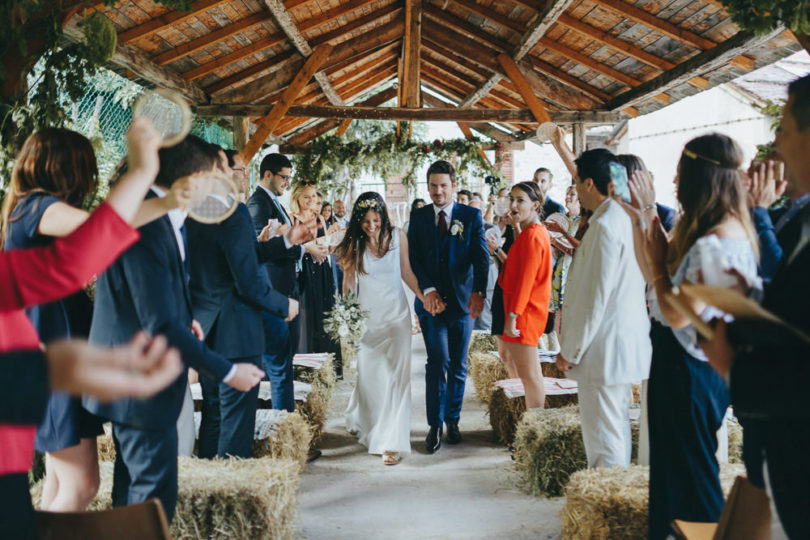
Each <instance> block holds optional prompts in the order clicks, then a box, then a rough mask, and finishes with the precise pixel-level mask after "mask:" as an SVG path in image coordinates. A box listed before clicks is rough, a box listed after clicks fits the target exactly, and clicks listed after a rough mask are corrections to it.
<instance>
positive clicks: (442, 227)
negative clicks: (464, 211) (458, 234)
mask: <svg viewBox="0 0 810 540" xmlns="http://www.w3.org/2000/svg"><path fill="white" fill-rule="evenodd" d="M436 230H437V231H439V240H443V239H444V236H445V235H446V234H447V214H445V213H444V210H440V211H439V222H438V223H437V224H436Z"/></svg>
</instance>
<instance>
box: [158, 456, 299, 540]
mask: <svg viewBox="0 0 810 540" xmlns="http://www.w3.org/2000/svg"><path fill="white" fill-rule="evenodd" d="M298 481H299V465H298V463H297V462H296V461H294V460H290V459H285V460H276V459H269V458H262V459H233V458H231V459H227V460H198V459H194V458H182V457H181V458H180V461H179V489H178V497H177V509H176V511H175V515H174V521H173V522H172V535H173V536H174V538H176V539H183V538H209V537H213V538H217V539H225V538H233V539H237V538H256V539H271V538H272V539H277V538H292V537H293V530H294V525H295V523H294V518H295V510H296V506H297V503H298V495H297V493H296V490H297V488H298Z"/></svg>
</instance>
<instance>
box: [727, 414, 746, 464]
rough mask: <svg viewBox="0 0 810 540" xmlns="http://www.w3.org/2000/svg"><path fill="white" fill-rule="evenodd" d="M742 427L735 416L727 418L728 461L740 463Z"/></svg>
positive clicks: (741, 460)
mask: <svg viewBox="0 0 810 540" xmlns="http://www.w3.org/2000/svg"><path fill="white" fill-rule="evenodd" d="M742 447H743V428H742V426H741V425H740V421H739V420H737V417H736V416H731V417H729V419H728V462H729V463H742V462H743V459H742Z"/></svg>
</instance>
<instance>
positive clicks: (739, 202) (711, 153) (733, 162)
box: [667, 133, 759, 272]
mask: <svg viewBox="0 0 810 540" xmlns="http://www.w3.org/2000/svg"><path fill="white" fill-rule="evenodd" d="M742 160H743V154H742V150H740V147H739V145H738V144H737V143H736V142H735V141H734V139H732V138H731V137H727V136H726V135H722V134H719V133H711V134H709V135H703V136H701V137H697V138H695V139H692V140H691V141H689V142H688V143H686V146H685V147H684V150H683V153H682V154H681V159H680V161H679V162H678V193H677V195H678V202H679V203H680V205H681V211H682V214H681V217H680V219H679V220H678V223H677V224H676V225H675V228H674V229H673V230H672V241H671V243H670V251H669V257H668V259H669V260H668V261H667V263H668V265H669V271H670V272H674V271H675V270H676V269H677V268H678V266H679V265H680V264H681V261H683V258H684V256H685V255H686V252H687V251H689V248H691V247H692V245H693V244H694V243H695V242H696V241H697V240H698V238H701V237H702V236H705V235H706V234H708V232H709V231H711V230H712V229H714V228H715V227H717V226H718V225H719V224H720V223H722V222H723V221H724V220H725V219H727V218H729V217H732V218H734V219H736V220H737V221H739V222H740V223H741V224H742V226H743V228H744V229H745V232H746V234H747V236H748V240H749V241H750V243H751V248H752V249H753V250H754V254H755V255H756V256H757V257H759V245H758V242H757V236H756V233H755V232H754V227H753V226H752V224H751V217H750V215H749V214H748V206H747V203H746V193H745V189H744V187H743V184H742V171H741V170H740V166H741V165H742Z"/></svg>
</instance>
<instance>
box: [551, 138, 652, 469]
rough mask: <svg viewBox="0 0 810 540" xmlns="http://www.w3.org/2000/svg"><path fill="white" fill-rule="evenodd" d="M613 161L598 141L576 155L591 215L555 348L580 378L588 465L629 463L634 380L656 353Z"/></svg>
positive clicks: (580, 190)
mask: <svg viewBox="0 0 810 540" xmlns="http://www.w3.org/2000/svg"><path fill="white" fill-rule="evenodd" d="M611 164H614V167H615V166H619V167H620V165H618V162H616V158H615V156H614V155H613V154H612V153H610V152H609V151H607V150H605V149H601V148H600V149H596V150H589V151H587V152H584V153H583V154H582V155H581V156H580V157H579V159H577V160H576V165H577V178H576V189H577V194H578V195H579V200H580V202H581V203H582V206H583V208H586V209H588V210H591V211H592V212H593V215H592V216H591V217H590V218H589V220H588V230H587V232H586V233H585V236H583V238H582V242H581V243H580V245H579V247H578V248H577V250H576V253H575V254H574V260H573V262H572V263H571V267H570V268H569V270H568V282H567V285H566V289H565V305H564V306H563V311H562V324H561V334H562V336H561V338H560V344H561V350H560V354H559V355H558V356H557V366H558V367H559V368H560V369H561V370H562V371H568V377H570V378H571V379H574V380H576V381H577V382H578V383H579V411H580V416H581V417H582V439H583V441H584V443H585V453H586V455H587V457H588V466H589V467H610V466H612V465H622V466H625V465H629V464H630V450H631V447H632V443H631V440H630V419H629V417H628V408H629V406H630V391H631V385H632V383H634V382H638V381H641V380H642V379H647V378H648V377H649V373H650V359H651V357H652V345H651V344H650V338H649V333H650V320H649V317H648V316H647V308H646V302H645V297H644V278H643V277H642V275H641V270H640V269H639V267H638V264H637V263H636V258H635V255H634V251H633V228H632V223H631V221H630V218H629V217H628V215H627V214H626V213H625V211H624V210H623V209H622V207H621V205H620V204H619V203H618V202H616V201H614V200H613V198H612V195H613V190H614V183H613V179H612V177H611Z"/></svg>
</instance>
